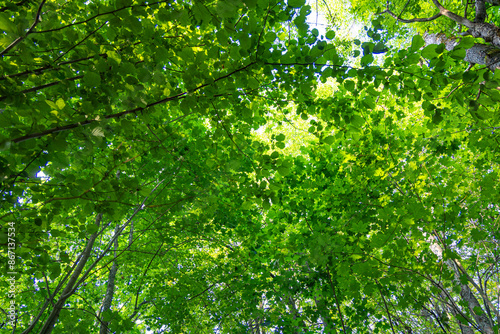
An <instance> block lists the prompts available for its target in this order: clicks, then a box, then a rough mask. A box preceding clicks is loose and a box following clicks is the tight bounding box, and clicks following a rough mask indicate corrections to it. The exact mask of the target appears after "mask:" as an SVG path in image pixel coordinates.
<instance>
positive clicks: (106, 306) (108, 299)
mask: <svg viewBox="0 0 500 334" xmlns="http://www.w3.org/2000/svg"><path fill="white" fill-rule="evenodd" d="M119 231H120V224H116V227H115V236H116V238H115V252H114V256H115V260H114V261H113V265H112V266H111V269H110V270H109V275H108V285H107V287H106V295H105V296H104V301H103V302H102V311H101V314H102V313H104V312H106V311H109V310H110V309H111V303H112V301H113V294H114V292H115V277H116V273H117V271H118V264H117V263H116V250H117V249H118V236H117V234H118V232H119ZM108 325H109V322H108V321H102V322H101V329H100V331H99V334H107V333H108Z"/></svg>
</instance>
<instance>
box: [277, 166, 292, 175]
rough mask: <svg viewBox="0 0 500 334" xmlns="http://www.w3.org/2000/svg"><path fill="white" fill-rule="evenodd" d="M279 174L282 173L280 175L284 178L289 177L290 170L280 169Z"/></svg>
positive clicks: (286, 168)
mask: <svg viewBox="0 0 500 334" xmlns="http://www.w3.org/2000/svg"><path fill="white" fill-rule="evenodd" d="M278 173H280V175H282V176H287V175H288V174H290V168H288V167H278Z"/></svg>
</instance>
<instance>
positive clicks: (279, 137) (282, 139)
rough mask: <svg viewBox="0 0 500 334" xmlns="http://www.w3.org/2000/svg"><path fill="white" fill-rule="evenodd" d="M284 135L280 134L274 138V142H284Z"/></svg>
mask: <svg viewBox="0 0 500 334" xmlns="http://www.w3.org/2000/svg"><path fill="white" fill-rule="evenodd" d="M285 138H286V137H285V135H284V134H282V133H280V134H279V135H277V136H276V140H277V141H284V140H285Z"/></svg>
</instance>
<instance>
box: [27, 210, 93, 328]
mask: <svg viewBox="0 0 500 334" xmlns="http://www.w3.org/2000/svg"><path fill="white" fill-rule="evenodd" d="M101 219H102V213H99V214H98V215H97V217H96V219H95V220H96V221H95V223H96V225H97V226H99V225H100V223H101ZM97 234H98V231H96V232H94V233H93V234H92V235H91V236H90V238H89V241H88V242H87V246H86V247H85V250H84V251H83V253H82V256H81V258H80V261H78V265H77V267H76V269H75V271H74V272H73V274H72V275H71V277H70V279H69V282H68V284H66V287H65V288H64V290H63V292H62V293H61V296H60V297H59V299H58V300H57V302H56V304H55V305H54V307H53V309H52V312H51V313H50V315H49V317H48V319H47V320H46V321H45V324H44V325H43V327H42V329H41V330H40V334H50V333H52V330H53V329H54V325H55V324H56V321H57V319H58V318H59V313H61V309H62V308H63V306H64V304H65V303H66V300H67V299H68V298H69V297H70V296H71V295H72V294H73V288H74V285H75V283H76V281H77V280H78V277H79V276H80V274H81V272H82V270H83V267H84V266H85V264H86V263H87V261H88V259H89V257H90V253H91V251H92V247H93V246H94V242H95V239H96V238H97ZM30 331H31V330H30ZM25 333H28V332H25Z"/></svg>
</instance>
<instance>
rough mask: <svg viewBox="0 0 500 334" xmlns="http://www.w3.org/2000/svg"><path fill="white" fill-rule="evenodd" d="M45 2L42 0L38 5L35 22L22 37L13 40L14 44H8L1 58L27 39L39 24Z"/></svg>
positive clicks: (1, 53)
mask: <svg viewBox="0 0 500 334" xmlns="http://www.w3.org/2000/svg"><path fill="white" fill-rule="evenodd" d="M46 1H47V0H42V2H41V3H40V6H38V11H37V12H36V17H35V21H34V22H33V24H32V25H31V27H30V28H29V30H28V31H27V32H26V34H25V35H24V36H19V37H18V38H16V39H15V40H14V42H12V43H10V45H9V46H7V47H6V48H5V49H4V50H3V51H2V52H0V56H3V55H4V54H6V53H7V52H9V51H10V50H11V49H12V48H14V47H15V46H16V45H17V44H19V43H20V42H21V41H22V40H23V39H25V38H26V37H28V35H29V34H31V33H33V30H34V29H35V27H36V25H37V24H38V23H39V22H40V15H41V13H42V7H43V5H45V2H46Z"/></svg>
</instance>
